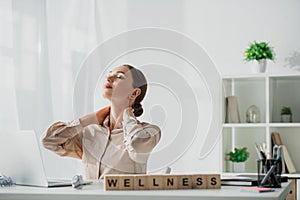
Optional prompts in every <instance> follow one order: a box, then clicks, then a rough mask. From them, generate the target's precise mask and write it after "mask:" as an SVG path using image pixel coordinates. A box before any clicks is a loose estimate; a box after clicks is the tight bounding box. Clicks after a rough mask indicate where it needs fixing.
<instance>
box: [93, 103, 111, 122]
mask: <svg viewBox="0 0 300 200" xmlns="http://www.w3.org/2000/svg"><path fill="white" fill-rule="evenodd" d="M109 113H110V106H107V107H105V108H102V109H101V110H99V111H97V112H96V117H97V120H98V122H99V124H100V125H102V124H103V121H104V120H105V118H106V117H107V115H109Z"/></svg>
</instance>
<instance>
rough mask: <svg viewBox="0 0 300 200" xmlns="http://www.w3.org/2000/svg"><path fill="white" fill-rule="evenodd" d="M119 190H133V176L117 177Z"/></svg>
mask: <svg viewBox="0 0 300 200" xmlns="http://www.w3.org/2000/svg"><path fill="white" fill-rule="evenodd" d="M119 189H120V190H133V189H134V176H132V175H121V176H119Z"/></svg>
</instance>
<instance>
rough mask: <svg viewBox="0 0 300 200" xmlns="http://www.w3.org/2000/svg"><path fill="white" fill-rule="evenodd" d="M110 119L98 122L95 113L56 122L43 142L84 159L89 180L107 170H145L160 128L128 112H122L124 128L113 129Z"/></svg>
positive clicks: (110, 172) (49, 146)
mask: <svg viewBox="0 0 300 200" xmlns="http://www.w3.org/2000/svg"><path fill="white" fill-rule="evenodd" d="M108 121H109V117H107V118H106V119H105V120H104V123H103V126H102V125H99V124H98V121H97V118H96V114H95V113H93V114H90V115H87V116H85V117H83V118H80V119H77V120H74V121H71V122H69V123H65V122H56V123H54V124H53V125H52V126H50V127H49V129H48V130H47V132H46V133H45V135H44V136H43V138H42V143H43V145H44V147H45V148H47V149H49V150H51V151H53V152H55V153H56V154H58V155H60V156H70V157H74V158H79V159H81V160H82V163H83V168H84V172H83V175H84V178H85V179H88V180H95V179H98V178H99V177H100V178H103V176H104V175H105V174H133V173H134V174H137V173H146V167H147V159H148V157H149V155H150V152H151V151H152V149H153V148H154V147H155V146H156V144H157V143H158V142H159V140H160V136H161V131H160V128H159V127H158V126H155V125H152V124H149V123H144V122H143V123H141V122H139V121H138V120H137V119H136V118H135V117H133V116H130V114H128V112H125V113H124V115H123V123H122V126H123V127H122V128H121V129H114V130H112V131H110V130H109V126H108Z"/></svg>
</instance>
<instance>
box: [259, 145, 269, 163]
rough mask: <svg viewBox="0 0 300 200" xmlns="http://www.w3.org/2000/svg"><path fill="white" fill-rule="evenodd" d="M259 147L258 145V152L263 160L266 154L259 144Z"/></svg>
mask: <svg viewBox="0 0 300 200" xmlns="http://www.w3.org/2000/svg"><path fill="white" fill-rule="evenodd" d="M259 147H260V154H261V156H262V157H263V159H264V160H265V159H267V156H266V154H265V152H264V150H263V148H262V147H261V145H259Z"/></svg>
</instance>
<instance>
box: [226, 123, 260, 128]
mask: <svg viewBox="0 0 300 200" xmlns="http://www.w3.org/2000/svg"><path fill="white" fill-rule="evenodd" d="M223 127H224V128H251V127H253V128H255V127H266V124H265V123H236V124H232V123H230V124H223Z"/></svg>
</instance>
